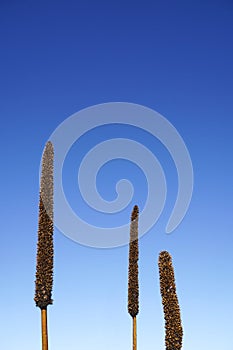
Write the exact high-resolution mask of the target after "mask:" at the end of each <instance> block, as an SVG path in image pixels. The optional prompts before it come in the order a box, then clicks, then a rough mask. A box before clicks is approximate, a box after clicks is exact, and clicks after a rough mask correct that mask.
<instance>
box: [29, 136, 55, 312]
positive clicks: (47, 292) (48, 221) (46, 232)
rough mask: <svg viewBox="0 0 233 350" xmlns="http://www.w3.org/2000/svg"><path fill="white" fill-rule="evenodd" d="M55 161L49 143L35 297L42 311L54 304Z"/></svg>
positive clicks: (42, 188) (42, 186)
mask: <svg viewBox="0 0 233 350" xmlns="http://www.w3.org/2000/svg"><path fill="white" fill-rule="evenodd" d="M53 160H54V151H53V145H52V143H51V142H50V141H49V142H48V143H47V144H46V147H45V150H44V153H43V158H42V173H41V183H40V202H39V227H38V243H37V265H36V281H35V297H34V300H35V302H36V306H38V307H40V308H41V309H46V307H47V306H48V305H49V304H52V302H53V300H52V286H53V254H54V249H53Z"/></svg>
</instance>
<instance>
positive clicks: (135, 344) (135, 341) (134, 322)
mask: <svg viewBox="0 0 233 350" xmlns="http://www.w3.org/2000/svg"><path fill="white" fill-rule="evenodd" d="M133 350H137V318H136V316H135V317H133Z"/></svg>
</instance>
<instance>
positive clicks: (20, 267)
mask: <svg viewBox="0 0 233 350" xmlns="http://www.w3.org/2000/svg"><path fill="white" fill-rule="evenodd" d="M232 19H233V3H232V1H230V0H223V1H208V0H206V1H192V0H190V1H176V2H173V1H154V2H152V1H144V2H139V1H136V2H131V1H128V0H126V1H124V2H123V1H118V2H116V3H115V2H107V1H101V0H100V1H98V2H94V1H79V2H77V1H66V2H65V1H63V0H62V1H53V0H51V1H49V3H47V2H45V1H43V0H42V1H40V2H36V3H35V2H31V1H22V2H16V1H11V2H7V1H1V4H0V49H1V65H0V77H1V78H0V100H1V102H0V115H1V130H2V131H1V138H0V143H1V150H2V152H1V165H2V168H1V184H2V186H1V187H2V190H1V201H2V205H1V214H2V221H1V227H2V229H1V236H0V237H1V247H2V249H1V255H0V256H1V264H0V271H1V276H2V278H1V292H0V293H1V298H2V308H1V315H2V317H1V321H0V328H1V329H2V335H1V346H2V348H3V349H4V350H13V349H16V348H20V349H21V348H22V349H24V350H32V349H33V350H39V349H40V348H41V343H40V342H41V340H40V312H39V309H37V308H36V307H35V303H34V301H33V297H34V279H35V277H34V276H35V261H36V242H37V222H38V197H39V194H38V193H39V166H40V160H41V155H42V151H43V148H44V145H45V142H46V141H47V140H48V138H49V136H50V135H51V133H52V132H53V131H54V129H55V128H56V127H57V126H58V125H59V124H60V123H61V122H62V121H64V120H65V119H66V118H67V117H69V116H70V115H72V114H73V113H75V112H77V111H79V110H81V109H83V108H85V107H89V106H91V105H94V104H99V103H105V102H112V101H123V102H132V103H137V104H141V105H145V106H147V107H149V108H152V109H154V110H156V111H158V112H159V113H161V114H162V115H163V116H164V117H166V118H167V119H168V120H169V121H170V122H171V123H172V124H173V125H174V126H175V127H176V129H177V130H178V132H179V133H180V135H181V136H182V137H183V139H184V141H185V143H186V146H187V148H188V150H189V152H190V155H191V159H192V162H193V168H194V180H195V181H194V192H193V198H192V202H191V204H190V208H189V211H188V213H187V214H186V216H185V218H184V220H183V221H182V223H181V224H180V226H179V227H178V228H177V229H176V230H175V231H174V232H173V233H172V234H171V235H166V234H165V227H166V224H167V220H168V218H169V216H170V213H171V210H172V208H173V206H174V201H175V198H176V192H177V175H176V171H175V168H174V164H173V162H172V160H171V158H170V157H169V154H168V153H167V152H166V150H165V149H164V148H163V147H162V146H161V145H160V144H159V142H158V141H157V140H152V138H151V137H150V136H148V135H147V136H146V135H145V134H144V133H143V132H139V131H135V132H134V131H131V132H132V134H133V137H134V136H135V139H136V140H139V141H140V142H142V143H143V144H144V145H145V146H147V147H148V148H149V149H150V150H151V151H152V152H154V153H155V154H156V156H157V158H158V159H159V160H160V162H161V165H162V166H163V169H164V172H165V174H166V179H167V182H168V196H167V201H166V205H165V208H164V211H163V213H162V215H161V217H160V219H159V220H158V222H157V224H156V225H155V226H154V227H153V228H152V229H151V230H150V232H148V233H147V234H146V235H145V236H143V237H142V238H141V239H140V242H139V245H140V261H139V274H140V275H139V278H140V312H139V316H138V349H139V350H140V349H144V350H151V349H152V348H155V349H156V348H160V349H161V348H165V347H164V321H163V312H162V304H161V298H160V292H159V276H158V267H157V260H158V254H159V252H160V251H161V250H168V251H169V252H170V253H171V255H172V256H173V263H174V268H175V275H176V283H177V293H178V298H179V302H180V307H181V316H182V321H183V327H184V339H183V350H196V349H198V350H204V349H211V350H219V349H222V350H232V349H233V348H232V336H231V333H232V313H233V303H232V298H231V295H232V289H233V278H232V267H233V256H232V244H233V236H232V232H233V220H232V209H233V206H232V198H233V186H232V175H233V171H232V170H233V166H232V149H233V142H232V131H233V122H232V116H233V104H232V95H233V65H232V62H233V42H232V41H233V39H232V38H233V20H232ZM96 131H97V134H96V136H94V139H93V136H92V134H90V135H89V136H88V135H86V136H87V137H86V138H85V140H80V144H78V142H77V144H75V145H74V147H73V148H72V150H71V153H70V155H69V156H68V158H67V163H66V164H65V168H64V182H65V190H66V193H67V197H68V198H69V200H70V201H71V203H72V206H73V208H74V209H75V210H76V211H78V212H80V213H81V215H83V217H86V218H88V217H89V214H88V213H89V211H88V210H89V209H88V208H87V207H85V206H84V207H83V206H81V204H82V201H81V200H80V198H79V194H78V189H77V188H76V187H75V186H76V185H77V183H75V182H76V176H77V164H78V163H77V162H78V161H79V159H80V154H81V152H83V150H84V149H88V147H91V145H92V144H93V142H97V141H98V140H99V139H102V138H103V137H104V135H105V133H106V134H108V136H109V135H111V133H112V135H113V134H114V133H116V130H115V129H114V130H104V129H103V128H102V129H101V128H100V129H99V130H96ZM119 131H120V133H121V135H126V134H127V133H128V131H127V130H126V128H123V127H122V128H120V130H119ZM88 137H89V138H88ZM93 140H94V141H93ZM82 142H83V145H82ZM81 146H82V147H81ZM73 162H74V164H75V166H73V165H72V164H73ZM113 163H114V162H113ZM126 163H127V162H123V163H121V164H120V165H118V164H117V163H115V164H112V167H111V164H109V165H108V166H107V165H106V169H102V170H101V173H100V174H99V178H98V179H97V180H98V181H97V184H98V186H99V190H100V192H101V193H102V195H103V196H104V197H105V198H106V199H108V198H110V199H111V198H112V197H113V196H114V194H115V192H114V183H112V182H111V181H110V178H111V177H112V176H113V175H115V174H116V169H117V168H118V169H120V174H119V176H120V178H121V177H126V178H128V177H129V179H130V180H131V181H132V183H134V185H135V196H134V202H133V203H132V205H129V206H128V207H127V208H126V210H125V212H124V213H120V216H119V217H117V215H116V216H114V217H112V216H111V217H109V216H108V217H105V218H103V216H100V217H98V215H95V216H94V217H93V220H96V222H97V223H98V220H99V222H102V220H103V219H106V220H109V222H110V221H111V223H112V225H113V226H114V224H118V222H119V221H124V222H125V220H126V221H127V220H128V219H129V217H130V212H131V209H132V207H133V205H134V204H135V202H137V203H138V204H139V205H140V207H141V206H143V204H144V203H145V191H146V183H145V182H144V180H145V179H144V177H143V174H142V173H141V172H140V170H139V169H137V168H136V167H135V166H134V165H132V164H130V163H129V164H126ZM115 177H116V176H115ZM76 193H77V201H76V200H75V195H76ZM78 200H80V203H79V202H78ZM155 200H156V199H155ZM100 215H101V214H100ZM110 218H111V220H110ZM54 241H55V271H54V272H55V273H54V290H53V298H54V305H53V306H51V307H49V310H48V314H49V315H48V316H49V343H50V349H52V350H53V349H56V350H63V349H65V348H69V350H76V349H82V350H94V349H95V350H100V349H101V350H102V349H107V348H111V349H112V350H116V349H119V348H121V349H122V350H128V349H130V348H131V318H130V316H129V315H128V313H127V270H128V247H126V246H125V247H121V248H115V249H109V250H104V249H94V248H89V247H85V246H81V245H79V244H77V243H75V242H73V241H71V240H69V239H68V238H67V237H65V236H64V235H63V234H62V233H60V232H59V231H58V230H55V235H54Z"/></svg>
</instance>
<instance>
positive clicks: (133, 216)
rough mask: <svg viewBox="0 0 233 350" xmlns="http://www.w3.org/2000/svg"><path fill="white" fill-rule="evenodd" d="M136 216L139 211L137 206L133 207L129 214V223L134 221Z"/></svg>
mask: <svg viewBox="0 0 233 350" xmlns="http://www.w3.org/2000/svg"><path fill="white" fill-rule="evenodd" d="M138 214H139V209H138V206H137V205H135V206H134V207H133V211H132V213H131V221H133V220H135V219H136V218H137V217H138Z"/></svg>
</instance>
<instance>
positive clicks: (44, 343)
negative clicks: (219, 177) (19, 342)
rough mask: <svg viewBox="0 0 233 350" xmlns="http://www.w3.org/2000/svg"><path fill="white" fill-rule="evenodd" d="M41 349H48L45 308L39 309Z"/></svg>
mask: <svg viewBox="0 0 233 350" xmlns="http://www.w3.org/2000/svg"><path fill="white" fill-rule="evenodd" d="M41 332H42V350H48V331H47V308H45V309H41Z"/></svg>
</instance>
